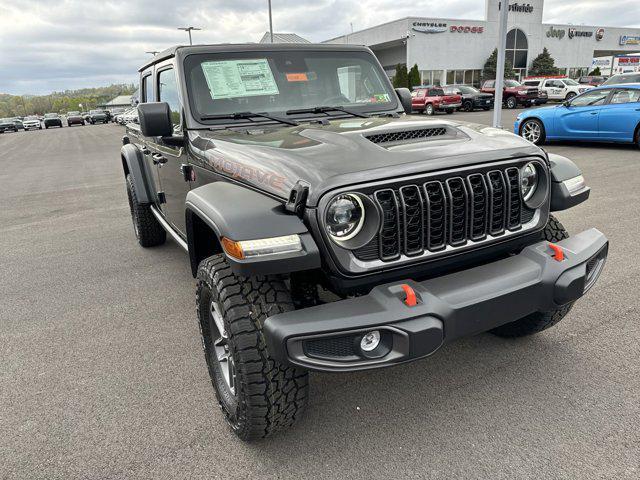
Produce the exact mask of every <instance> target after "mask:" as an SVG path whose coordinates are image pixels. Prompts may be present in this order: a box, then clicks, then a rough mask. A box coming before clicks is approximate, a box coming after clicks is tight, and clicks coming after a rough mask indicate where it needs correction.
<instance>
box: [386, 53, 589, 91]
mask: <svg viewBox="0 0 640 480" xmlns="http://www.w3.org/2000/svg"><path fill="white" fill-rule="evenodd" d="M497 63H498V49H497V48H496V49H495V50H494V51H493V53H492V54H491V55H489V58H487V61H486V62H485V64H484V67H483V69H482V80H494V79H495V78H496V69H497V68H496V66H497ZM596 70H597V72H596ZM596 70H594V71H592V72H590V73H589V75H600V69H599V68H597V69H596ZM559 74H560V69H559V68H558V67H556V66H555V60H554V58H553V57H552V56H551V54H550V53H549V50H547V48H546V47H545V48H544V49H543V50H542V53H541V54H540V55H538V56H537V57H536V58H534V59H533V61H532V62H531V68H529V75H530V76H547V75H559ZM516 77H517V74H516V71H515V70H514V69H513V64H512V63H511V62H510V61H509V60H508V59H505V65H504V78H506V79H508V78H516ZM417 85H420V71H419V70H418V65H414V66H413V67H411V69H410V70H407V67H406V65H402V64H398V65H396V72H395V75H394V77H393V86H394V87H396V88H401V87H407V88H409V89H412V88H413V87H415V86H417Z"/></svg>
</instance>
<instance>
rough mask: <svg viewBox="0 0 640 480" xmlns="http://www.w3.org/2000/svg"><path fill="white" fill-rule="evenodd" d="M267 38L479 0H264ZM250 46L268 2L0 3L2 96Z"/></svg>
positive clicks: (588, 5)
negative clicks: (189, 29) (174, 53)
mask: <svg viewBox="0 0 640 480" xmlns="http://www.w3.org/2000/svg"><path fill="white" fill-rule="evenodd" d="M272 4H273V22H274V31H275V32H294V33H298V34H299V35H302V36H303V37H305V38H307V39H309V40H311V41H322V40H326V39H329V38H332V37H336V36H339V35H342V34H345V33H348V32H349V31H350V29H351V27H350V24H353V28H354V29H355V30H361V29H363V28H367V27H370V26H374V25H377V24H380V23H384V22H388V21H391V20H395V19H397V18H402V17H406V16H426V17H433V18H438V17H446V18H460V19H463V18H468V19H478V20H480V19H482V18H483V17H484V8H485V2H484V0H366V1H362V0H272ZM544 21H545V22H546V23H573V24H587V25H596V24H597V25H603V26H610V27H615V26H629V27H631V26H640V8H638V0H609V1H608V2H603V1H602V0H547V1H546V3H545V10H544ZM186 25H194V26H198V27H202V28H203V30H202V31H196V32H193V36H194V43H224V42H257V41H259V40H260V38H261V37H262V35H263V34H264V32H266V31H268V29H269V23H268V11H267V0H0V93H10V94H14V95H26V94H46V93H50V92H52V91H62V90H66V89H75V88H83V87H97V86H103V85H109V84H111V83H137V68H138V66H139V65H141V64H142V63H143V62H144V61H145V60H146V59H148V58H149V57H150V55H149V54H147V53H145V52H147V51H151V50H163V49H164V48H167V47H169V46H171V45H175V44H184V43H186V42H188V40H187V35H186V33H185V32H182V31H178V30H177V27H179V26H186Z"/></svg>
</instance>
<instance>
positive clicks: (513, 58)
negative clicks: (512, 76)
mask: <svg viewBox="0 0 640 480" xmlns="http://www.w3.org/2000/svg"><path fill="white" fill-rule="evenodd" d="M505 51H506V59H507V60H508V61H510V62H511V65H513V68H514V70H515V71H516V73H517V74H518V76H519V78H522V77H523V76H524V75H526V70H527V53H528V51H529V41H528V40H527V35H526V34H525V33H524V32H523V31H522V30H520V29H519V28H513V29H511V30H509V33H507V49H506V50H505Z"/></svg>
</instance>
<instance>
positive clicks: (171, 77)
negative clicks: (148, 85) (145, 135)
mask: <svg viewBox="0 0 640 480" xmlns="http://www.w3.org/2000/svg"><path fill="white" fill-rule="evenodd" d="M158 96H159V98H160V101H161V102H167V103H168V104H169V109H170V110H171V120H172V121H173V129H174V130H179V127H180V97H179V96H178V83H177V82H176V74H175V72H174V71H173V68H169V69H167V70H162V71H161V72H160V73H159V74H158Z"/></svg>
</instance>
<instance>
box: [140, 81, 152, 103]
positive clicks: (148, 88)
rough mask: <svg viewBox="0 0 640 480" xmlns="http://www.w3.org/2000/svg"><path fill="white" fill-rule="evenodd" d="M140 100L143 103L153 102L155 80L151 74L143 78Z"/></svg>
mask: <svg viewBox="0 0 640 480" xmlns="http://www.w3.org/2000/svg"><path fill="white" fill-rule="evenodd" d="M140 101H141V102H142V103H146V102H153V82H152V81H151V74H149V75H146V76H145V77H143V78H142V92H141V95H140Z"/></svg>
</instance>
